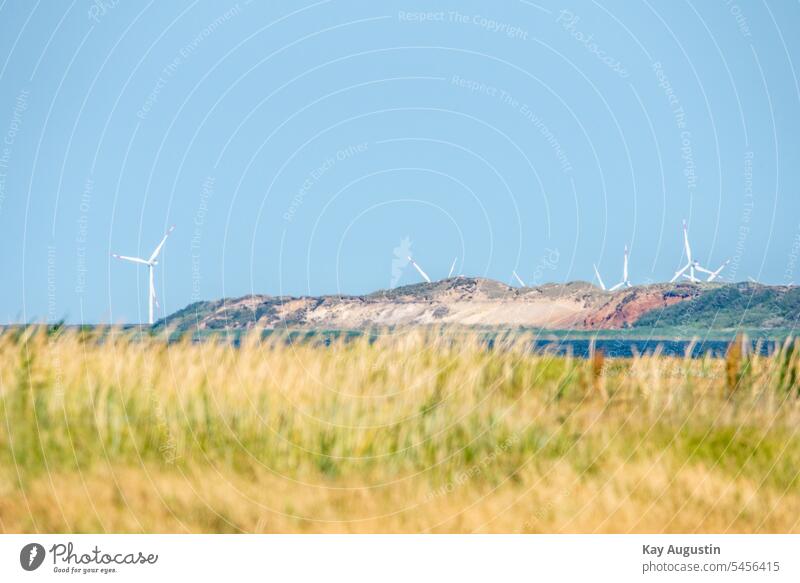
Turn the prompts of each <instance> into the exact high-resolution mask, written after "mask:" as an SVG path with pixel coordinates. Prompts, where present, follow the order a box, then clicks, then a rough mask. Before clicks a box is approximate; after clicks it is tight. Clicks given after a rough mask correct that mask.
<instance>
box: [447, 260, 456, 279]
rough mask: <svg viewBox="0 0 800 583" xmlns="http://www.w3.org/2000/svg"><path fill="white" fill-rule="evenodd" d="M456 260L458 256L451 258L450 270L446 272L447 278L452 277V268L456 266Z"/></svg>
mask: <svg viewBox="0 0 800 583" xmlns="http://www.w3.org/2000/svg"><path fill="white" fill-rule="evenodd" d="M456 261H458V257H456V258H455V259H453V264H452V265H451V266H450V271H449V272H448V274H447V278H448V279H449V278H451V277H453V270H454V269H455V268H456Z"/></svg>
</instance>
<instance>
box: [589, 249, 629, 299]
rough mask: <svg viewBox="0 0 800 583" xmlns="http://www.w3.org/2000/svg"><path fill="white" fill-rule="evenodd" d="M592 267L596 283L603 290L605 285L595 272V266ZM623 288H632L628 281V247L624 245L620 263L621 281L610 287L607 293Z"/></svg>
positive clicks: (597, 272) (598, 273)
mask: <svg viewBox="0 0 800 583" xmlns="http://www.w3.org/2000/svg"><path fill="white" fill-rule="evenodd" d="M592 267H594V274H595V275H596V276H597V281H598V282H599V283H600V288H601V289H603V290H605V289H606V284H605V283H603V278H602V277H600V272H599V271H598V270H597V265H594V264H593V265H592ZM623 285H624V286H625V287H632V285H631V282H630V279H628V246H627V245H625V256H624V258H623V261H622V281H621V282H619V283H618V284H617V285H615V286H612V287H611V288H609V289H608V291H616V290H618V289H619V288H621V287H622V286H623Z"/></svg>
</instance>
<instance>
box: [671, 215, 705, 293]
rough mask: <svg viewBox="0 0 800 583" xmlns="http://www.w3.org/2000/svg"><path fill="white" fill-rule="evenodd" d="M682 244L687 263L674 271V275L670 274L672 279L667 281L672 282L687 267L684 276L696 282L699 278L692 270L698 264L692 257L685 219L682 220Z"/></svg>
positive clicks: (683, 272) (682, 273)
mask: <svg viewBox="0 0 800 583" xmlns="http://www.w3.org/2000/svg"><path fill="white" fill-rule="evenodd" d="M683 246H684V249H685V250H686V260H687V263H686V265H684V266H683V267H682V268H680V269H679V270H678V271H676V272H675V275H673V276H672V279H670V280H669V282H670V283H673V282H674V281H675V280H676V279H678V278H679V277H680V276H682V275H684V274H685V273H686V270H687V269H688V270H689V274H688V275H686V276H685V277H686V278H687V279H688V280H689V281H691V282H694V283H697V282H698V281H700V280H699V279H697V277H696V276H695V274H694V270H695V269H696V268H698V267H699V266H700V265H699V264H698V263H697V261H694V260H693V259H692V248H691V247H690V246H689V229H688V227H687V226H686V219H684V220H683Z"/></svg>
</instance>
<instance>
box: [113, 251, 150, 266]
mask: <svg viewBox="0 0 800 583" xmlns="http://www.w3.org/2000/svg"><path fill="white" fill-rule="evenodd" d="M111 257H113V258H114V259H121V260H122V261H131V262H133V263H141V264H143V265H150V263H148V262H147V261H145V260H144V259H141V258H139V257H128V256H127V255H117V254H116V253H112V254H111Z"/></svg>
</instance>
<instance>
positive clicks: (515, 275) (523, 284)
mask: <svg viewBox="0 0 800 583" xmlns="http://www.w3.org/2000/svg"><path fill="white" fill-rule="evenodd" d="M511 273H513V274H514V277H515V278H516V280H517V281H518V282H519V284H520V285H521V286H522V287H528V286H527V285H525V282H524V281H522V278H521V277H520V276H519V275H517V272H516V271H512V272H511Z"/></svg>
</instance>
